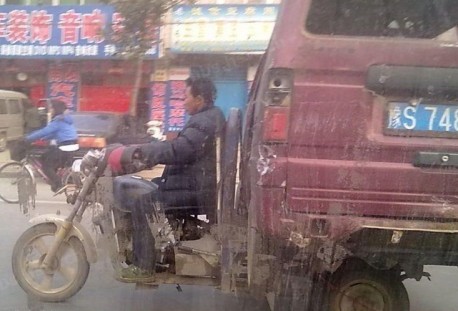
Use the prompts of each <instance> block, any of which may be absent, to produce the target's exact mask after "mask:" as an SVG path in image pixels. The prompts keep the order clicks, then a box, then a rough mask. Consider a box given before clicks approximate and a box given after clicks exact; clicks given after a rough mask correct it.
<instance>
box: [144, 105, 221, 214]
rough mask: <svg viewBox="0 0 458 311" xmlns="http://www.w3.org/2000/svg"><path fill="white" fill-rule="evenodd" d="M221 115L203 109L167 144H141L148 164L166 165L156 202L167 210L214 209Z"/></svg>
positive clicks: (203, 210) (217, 110) (204, 210)
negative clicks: (217, 142) (194, 207)
mask: <svg viewBox="0 0 458 311" xmlns="http://www.w3.org/2000/svg"><path fill="white" fill-rule="evenodd" d="M224 127H225V119H224V115H223V113H222V112H221V110H220V109H219V108H218V107H214V106H213V107H205V108H203V109H202V110H200V111H199V112H198V113H196V114H194V115H192V116H191V117H190V119H189V121H188V122H187V123H186V125H185V127H184V128H183V130H182V131H181V132H180V133H179V134H178V136H177V137H176V138H175V139H173V140H171V141H164V142H153V143H150V144H146V145H142V148H141V149H142V152H143V154H144V155H146V157H147V158H148V161H149V162H150V164H151V165H156V164H166V167H165V170H164V173H163V174H162V178H161V183H160V184H159V190H160V193H159V199H160V201H162V202H163V203H165V205H166V206H167V207H183V206H186V207H190V206H196V207H199V208H201V209H202V210H201V211H202V212H209V211H210V213H211V210H209V208H211V209H214V208H215V206H216V202H217V201H216V199H217V198H216V191H217V185H216V183H217V181H216V141H217V138H218V137H223V132H224Z"/></svg>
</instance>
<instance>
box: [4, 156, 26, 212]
mask: <svg viewBox="0 0 458 311" xmlns="http://www.w3.org/2000/svg"><path fill="white" fill-rule="evenodd" d="M21 174H22V164H21V163H20V162H8V163H5V164H3V165H2V166H1V167H0V189H1V190H0V199H2V200H3V201H5V202H7V203H18V202H19V192H18V181H19V178H20V177H21Z"/></svg>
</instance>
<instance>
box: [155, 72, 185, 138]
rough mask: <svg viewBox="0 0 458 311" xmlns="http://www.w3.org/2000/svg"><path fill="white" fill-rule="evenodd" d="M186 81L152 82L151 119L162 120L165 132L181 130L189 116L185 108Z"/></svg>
mask: <svg viewBox="0 0 458 311" xmlns="http://www.w3.org/2000/svg"><path fill="white" fill-rule="evenodd" d="M185 92H186V83H185V81H182V80H180V81H177V80H174V81H166V82H162V81H154V82H151V84H150V120H152V121H160V122H161V125H162V128H163V129H164V131H165V132H179V131H181V130H182V129H183V127H184V125H185V123H186V121H187V118H188V116H187V115H186V112H185V109H184V99H185Z"/></svg>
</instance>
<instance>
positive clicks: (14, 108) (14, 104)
mask: <svg viewBox="0 0 458 311" xmlns="http://www.w3.org/2000/svg"><path fill="white" fill-rule="evenodd" d="M8 105H9V107H10V114H19V113H21V107H19V100H17V99H10V100H8Z"/></svg>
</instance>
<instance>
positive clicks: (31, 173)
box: [24, 164, 37, 189]
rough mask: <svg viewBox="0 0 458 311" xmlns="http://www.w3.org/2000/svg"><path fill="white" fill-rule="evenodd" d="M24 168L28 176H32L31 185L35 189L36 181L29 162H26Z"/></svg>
mask: <svg viewBox="0 0 458 311" xmlns="http://www.w3.org/2000/svg"><path fill="white" fill-rule="evenodd" d="M24 168H25V169H26V170H27V173H29V175H30V177H31V178H32V184H33V187H34V189H36V187H37V181H36V179H35V174H34V173H33V168H32V166H31V165H29V164H26V165H25V166H24Z"/></svg>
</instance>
